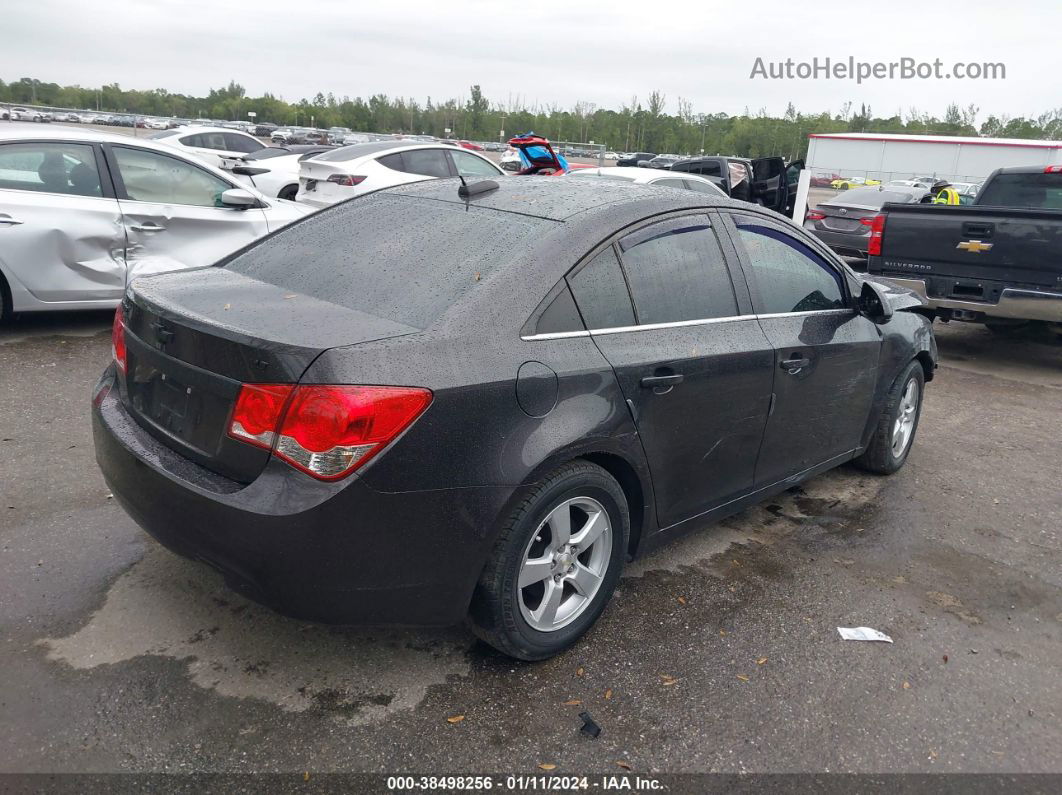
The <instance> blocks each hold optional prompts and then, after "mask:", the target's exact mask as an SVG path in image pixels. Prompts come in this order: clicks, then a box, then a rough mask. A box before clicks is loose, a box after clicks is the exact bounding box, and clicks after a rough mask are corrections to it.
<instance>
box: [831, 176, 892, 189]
mask: <svg viewBox="0 0 1062 795" xmlns="http://www.w3.org/2000/svg"><path fill="white" fill-rule="evenodd" d="M880 184H881V180H880V179H863V178H862V177H842V178H841V179H835V180H834V181H833V182H831V183H830V187H831V188H833V189H835V190H851V189H852V188H869V187H871V186H873V185H880Z"/></svg>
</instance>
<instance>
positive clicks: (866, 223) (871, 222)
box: [859, 216, 877, 227]
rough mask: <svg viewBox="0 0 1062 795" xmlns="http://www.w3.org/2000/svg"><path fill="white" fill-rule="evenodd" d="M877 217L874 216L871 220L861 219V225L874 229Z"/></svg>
mask: <svg viewBox="0 0 1062 795" xmlns="http://www.w3.org/2000/svg"><path fill="white" fill-rule="evenodd" d="M875 217H877V216H874V217H871V218H860V219H859V223H861V224H862V225H863V226H869V227H873V226H874V218H875Z"/></svg>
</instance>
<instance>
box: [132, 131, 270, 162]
mask: <svg viewBox="0 0 1062 795" xmlns="http://www.w3.org/2000/svg"><path fill="white" fill-rule="evenodd" d="M148 137H149V138H150V139H151V140H152V141H157V142H158V143H160V144H166V145H167V146H172V147H173V148H174V149H180V150H181V151H184V152H187V153H188V154H191V155H195V156H196V157H198V158H199V159H200V160H202V161H203V162H204V163H208V164H210V165H212V166H216V167H220V166H221V164H222V161H223V159H224V158H226V157H229V156H231V155H246V154H249V153H251V152H257V151H258V150H259V149H265V146H266V145H265V144H264V143H262V142H261V141H259V140H258V139H257V138H255V137H254V136H253V135H248V134H247V133H245V132H240V131H239V130H227V129H225V128H223V127H176V128H174V129H172V130H163V131H162V132H157V133H155V134H154V135H149V136H148Z"/></svg>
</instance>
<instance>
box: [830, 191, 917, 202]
mask: <svg viewBox="0 0 1062 795" xmlns="http://www.w3.org/2000/svg"><path fill="white" fill-rule="evenodd" d="M913 200H914V196H912V195H911V194H910V193H907V192H906V191H891V190H878V189H877V188H852V190H846V191H845V192H844V193H841V194H839V195H838V196H837V198H835V199H833V201H831V202H827V203H828V204H854V205H858V206H859V207H880V206H881V205H883V204H884V203H885V202H899V203H901V204H909V203H910V202H911V201H913Z"/></svg>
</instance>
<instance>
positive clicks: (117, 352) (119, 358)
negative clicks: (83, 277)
mask: <svg viewBox="0 0 1062 795" xmlns="http://www.w3.org/2000/svg"><path fill="white" fill-rule="evenodd" d="M111 356H112V357H114V364H115V366H116V367H117V368H118V369H119V370H121V371H122V372H123V373H125V315H124V313H123V312H122V305H121V304H118V308H117V309H116V310H114V323H113V324H112V325H111Z"/></svg>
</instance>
